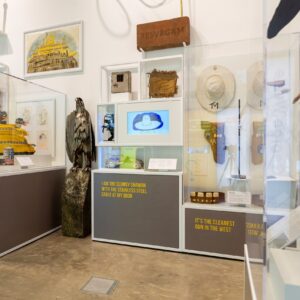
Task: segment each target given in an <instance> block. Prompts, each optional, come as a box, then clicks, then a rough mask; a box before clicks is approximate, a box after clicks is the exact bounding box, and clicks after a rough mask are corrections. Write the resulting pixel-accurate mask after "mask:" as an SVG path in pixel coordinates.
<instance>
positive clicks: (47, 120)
mask: <svg viewBox="0 0 300 300" xmlns="http://www.w3.org/2000/svg"><path fill="white" fill-rule="evenodd" d="M65 108H66V103H65V95H64V94H62V93H59V92H57V91H54V90H50V89H48V88H45V87H42V86H40V85H37V84H34V83H31V82H28V81H25V80H22V79H19V78H17V77H13V76H10V75H7V74H4V73H0V174H1V175H4V176H5V174H7V173H16V172H24V171H26V170H28V169H29V170H38V169H45V168H55V167H64V166H65V134H64V132H65V117H66V115H65V113H66V109H65Z"/></svg>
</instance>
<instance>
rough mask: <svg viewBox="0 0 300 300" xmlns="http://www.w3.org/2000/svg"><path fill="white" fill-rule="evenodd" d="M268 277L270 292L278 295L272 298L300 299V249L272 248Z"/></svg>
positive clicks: (281, 299)
mask: <svg viewBox="0 0 300 300" xmlns="http://www.w3.org/2000/svg"><path fill="white" fill-rule="evenodd" d="M268 277H269V285H268V287H269V288H270V289H272V291H270V293H269V294H273V295H276V299H272V300H277V299H278V300H299V299H300V251H297V250H295V251H293V250H282V249H271V250H270V268H269V274H268ZM269 300H271V298H269Z"/></svg>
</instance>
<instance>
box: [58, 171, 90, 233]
mask: <svg viewBox="0 0 300 300" xmlns="http://www.w3.org/2000/svg"><path fill="white" fill-rule="evenodd" d="M90 180H91V173H90V172H86V171H82V170H77V171H71V172H70V173H69V174H68V175H67V177H66V182H65V187H64V191H63V195H62V233H63V235H65V236H71V237H85V236H87V235H88V234H90V232H91V191H90Z"/></svg>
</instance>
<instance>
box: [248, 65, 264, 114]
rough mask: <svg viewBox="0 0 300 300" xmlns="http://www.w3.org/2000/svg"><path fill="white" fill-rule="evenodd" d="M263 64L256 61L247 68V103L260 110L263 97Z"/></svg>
mask: <svg viewBox="0 0 300 300" xmlns="http://www.w3.org/2000/svg"><path fill="white" fill-rule="evenodd" d="M264 77H265V76H264V64H263V62H262V61H259V62H256V63H254V64H253V65H251V66H250V67H249V69H248V70H247V104H248V105H249V106H251V107H252V108H254V109H257V110H262V108H263V98H264Z"/></svg>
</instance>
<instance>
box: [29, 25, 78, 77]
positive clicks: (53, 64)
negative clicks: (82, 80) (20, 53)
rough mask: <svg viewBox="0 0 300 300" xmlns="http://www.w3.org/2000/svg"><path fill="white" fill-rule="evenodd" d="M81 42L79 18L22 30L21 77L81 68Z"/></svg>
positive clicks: (53, 73) (52, 73)
mask: <svg viewBox="0 0 300 300" xmlns="http://www.w3.org/2000/svg"><path fill="white" fill-rule="evenodd" d="M82 44H83V22H82V21H79V22H74V23H69V24H64V25H59V26H55V27H48V28H44V29H39V30H33V31H27V32H25V33H24V77H26V78H29V77H38V76H48V75H56V74H59V73H66V72H80V71H82V68H83V66H82V65H83V45H82Z"/></svg>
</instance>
